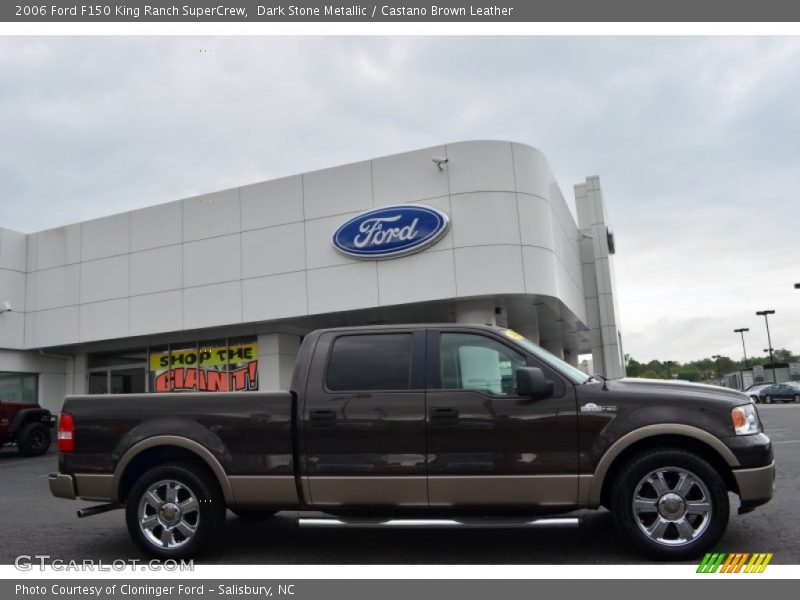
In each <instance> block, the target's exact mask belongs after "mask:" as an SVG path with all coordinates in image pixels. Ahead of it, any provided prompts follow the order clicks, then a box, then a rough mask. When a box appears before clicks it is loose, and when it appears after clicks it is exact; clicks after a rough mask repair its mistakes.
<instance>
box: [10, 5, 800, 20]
mask: <svg viewBox="0 0 800 600" xmlns="http://www.w3.org/2000/svg"><path fill="white" fill-rule="evenodd" d="M113 21H116V22H137V21H142V22H151V23H152V22H206V23H209V22H338V23H346V22H370V21H374V22H409V21H417V22H422V21H428V22H446V23H476V22H477V23H480V22H486V21H491V22H507V23H515V22H615V21H618V22H669V21H674V22H748V21H756V22H773V21H774V22H786V21H794V22H797V21H800V2H787V1H786V0H758V1H755V0H749V1H745V0H441V1H428V2H422V1H419V0H406V1H399V0H378V1H361V2H359V1H357V0H356V1H347V0H287V1H286V2H282V1H278V2H276V1H268V0H177V1H175V2H163V1H159V0H117V1H115V2H103V1H102V0H93V1H92V2H84V1H80V0H46V1H45V0H39V1H38V2H32V1H30V0H2V2H0V22H42V23H44V22H48V23H52V22H113Z"/></svg>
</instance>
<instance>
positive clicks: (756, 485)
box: [733, 462, 775, 502]
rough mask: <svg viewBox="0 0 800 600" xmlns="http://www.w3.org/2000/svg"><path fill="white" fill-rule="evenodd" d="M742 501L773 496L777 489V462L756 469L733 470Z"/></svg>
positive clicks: (753, 500)
mask: <svg viewBox="0 0 800 600" xmlns="http://www.w3.org/2000/svg"><path fill="white" fill-rule="evenodd" d="M733 476H734V477H735V478H736V485H738V486H739V498H741V500H742V502H759V501H766V500H769V499H770V498H772V494H773V493H774V489H775V463H774V462H773V463H771V464H769V465H767V466H766V467H758V468H756V469H737V470H735V471H734V472H733Z"/></svg>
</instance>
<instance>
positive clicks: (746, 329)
mask: <svg viewBox="0 0 800 600" xmlns="http://www.w3.org/2000/svg"><path fill="white" fill-rule="evenodd" d="M745 331H750V328H749V327H742V328H741V329H734V330H733V333H740V334H742V352H743V353H744V368H745V369H746V368H747V350H746V349H745V347H744V332H745Z"/></svg>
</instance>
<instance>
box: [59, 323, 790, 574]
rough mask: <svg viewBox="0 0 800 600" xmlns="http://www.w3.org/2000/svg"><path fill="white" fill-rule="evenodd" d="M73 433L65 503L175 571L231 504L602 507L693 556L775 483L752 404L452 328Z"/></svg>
mask: <svg viewBox="0 0 800 600" xmlns="http://www.w3.org/2000/svg"><path fill="white" fill-rule="evenodd" d="M58 437H59V451H60V453H59V463H58V466H59V470H58V473H55V474H53V475H51V476H50V488H51V491H52V493H53V494H54V495H55V496H58V497H61V498H76V497H79V498H82V499H84V500H95V501H102V502H106V503H107V504H104V505H101V506H97V507H90V508H88V509H85V512H84V514H94V513H96V512H100V511H104V510H109V509H111V508H117V507H123V506H124V508H125V513H126V522H127V526H128V530H129V532H130V535H131V536H132V538H133V540H134V541H135V542H136V543H137V544H138V545H139V546H140V547H141V548H142V549H144V550H145V551H146V552H149V553H151V554H154V555H156V556H160V557H171V558H176V557H187V556H191V555H194V554H196V553H197V552H198V551H199V550H200V549H201V548H202V547H204V546H208V545H209V542H210V541H211V540H212V539H213V536H214V535H215V534H216V533H217V532H218V531H219V529H220V528H221V526H222V525H223V523H224V521H225V514H226V508H230V509H231V510H232V511H233V512H234V513H235V514H237V515H239V516H240V517H242V518H264V517H268V516H270V515H272V514H274V513H275V512H276V511H280V510H284V509H295V510H297V509H300V510H313V511H322V512H323V513H327V514H328V518H327V521H325V522H327V523H328V524H338V525H361V526H364V525H369V526H378V525H384V526H387V525H388V526H391V525H403V524H425V523H432V524H438V525H440V526H441V525H442V523H443V522H446V523H449V524H450V525H454V524H455V525H458V524H463V525H466V526H469V525H476V524H479V525H480V526H501V525H508V524H509V522H511V524H512V525H517V524H518V525H520V526H527V525H532V524H533V525H535V524H536V523H539V522H540V521H546V520H544V519H537V518H535V517H537V516H538V517H542V516H544V515H553V514H557V513H563V512H567V511H571V510H574V509H578V508H598V507H601V506H605V507H608V508H609V509H610V511H611V513H612V516H613V519H614V521H615V523H616V525H617V527H618V528H619V531H621V532H622V533H623V534H624V535H625V536H626V537H627V538H628V539H630V540H631V542H633V544H635V545H636V546H638V547H639V548H640V549H641V550H643V551H645V552H647V553H649V554H651V555H654V556H657V557H662V558H685V557H688V556H692V555H696V554H698V553H700V552H703V551H705V550H706V549H708V548H709V547H711V546H713V545H714V544H716V543H717V541H718V540H719V539H720V537H721V536H722V534H723V532H724V530H725V527H726V525H727V521H728V513H729V504H728V492H733V493H735V494H738V496H739V499H740V507H739V511H740V512H746V511H749V510H752V509H753V508H755V507H756V506H758V505H760V504H763V503H765V502H767V501H768V500H769V499H770V498H771V497H772V494H773V481H774V475H775V468H774V463H773V451H772V443H771V441H770V439H769V438H768V437H767V436H766V435H765V434H764V433H763V431H762V426H761V423H760V421H759V416H758V409H757V408H756V407H755V406H754V405H753V404H752V403H751V402H749V401H748V398H747V397H746V396H745V395H744V394H742V393H740V392H735V391H731V390H727V389H723V388H719V387H712V386H701V385H690V384H681V383H675V382H655V381H647V380H636V379H623V380H617V381H610V380H609V381H599V380H596V379H595V378H592V377H588V376H587V375H585V374H584V373H583V372H581V371H579V370H578V369H576V368H574V367H572V366H570V365H569V364H567V363H565V362H563V361H562V360H560V359H558V358H556V357H555V356H553V355H552V354H549V353H548V352H546V351H545V350H543V349H542V348H540V347H539V346H537V345H535V344H533V343H532V342H530V341H528V340H526V339H525V338H523V337H522V336H520V335H519V334H517V333H515V332H514V331H512V330H509V329H501V328H497V327H488V326H469V325H453V324H448V325H429V324H428V325H407V326H375V327H353V328H343V329H328V330H319V331H315V332H313V333H311V334H309V335H308V336H306V337H305V338H304V340H303V342H302V344H301V347H300V351H299V355H298V357H297V363H296V367H295V371H294V375H293V379H292V384H291V389H290V390H289V391H286V392H238V393H230V394H221V393H166V394H140V395H116V396H112V395H108V396H70V397H67V399H66V400H65V403H64V408H63V412H62V414H61V418H60V420H59V426H58ZM79 514H80V513H79ZM323 521H324V520H323Z"/></svg>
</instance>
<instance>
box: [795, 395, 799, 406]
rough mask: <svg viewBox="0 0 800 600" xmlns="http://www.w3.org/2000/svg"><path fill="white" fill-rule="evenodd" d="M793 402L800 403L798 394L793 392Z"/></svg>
mask: <svg viewBox="0 0 800 600" xmlns="http://www.w3.org/2000/svg"><path fill="white" fill-rule="evenodd" d="M794 403H795V404H800V394H795V395H794Z"/></svg>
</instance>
